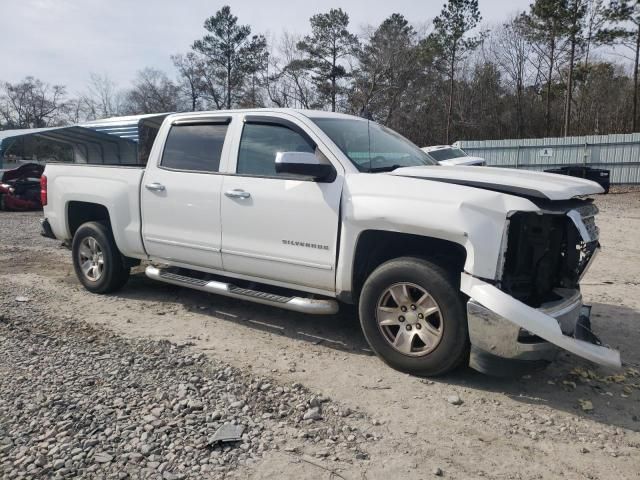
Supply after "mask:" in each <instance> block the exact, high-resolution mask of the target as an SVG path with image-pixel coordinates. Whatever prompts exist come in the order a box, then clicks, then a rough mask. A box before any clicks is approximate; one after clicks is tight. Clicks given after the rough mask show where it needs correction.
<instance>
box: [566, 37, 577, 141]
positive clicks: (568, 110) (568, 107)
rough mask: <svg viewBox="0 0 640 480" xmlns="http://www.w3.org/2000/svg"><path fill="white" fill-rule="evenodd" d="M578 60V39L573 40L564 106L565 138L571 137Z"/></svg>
mask: <svg viewBox="0 0 640 480" xmlns="http://www.w3.org/2000/svg"><path fill="white" fill-rule="evenodd" d="M575 58H576V38H575V36H573V38H572V39H571V53H570V54H569V78H568V80H567V96H566V100H565V104H564V136H565V137H568V136H569V129H570V128H571V100H572V96H573V66H574V65H573V64H574V62H575Z"/></svg>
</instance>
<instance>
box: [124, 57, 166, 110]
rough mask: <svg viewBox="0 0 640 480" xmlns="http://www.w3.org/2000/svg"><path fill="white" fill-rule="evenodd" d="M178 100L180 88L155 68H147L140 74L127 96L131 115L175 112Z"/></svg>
mask: <svg viewBox="0 0 640 480" xmlns="http://www.w3.org/2000/svg"><path fill="white" fill-rule="evenodd" d="M177 100H178V87H177V86H176V85H175V84H174V83H173V82H172V81H171V80H169V77H167V75H166V74H165V73H164V72H162V71H160V70H157V69H155V68H145V69H144V70H141V71H140V72H138V76H137V77H136V79H135V80H134V83H133V88H132V89H131V90H130V91H129V92H128V94H127V104H128V105H127V110H128V113H130V114H141V113H163V112H175V111H177V110H178V102H177Z"/></svg>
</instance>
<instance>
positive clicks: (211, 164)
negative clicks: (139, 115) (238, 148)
mask: <svg viewBox="0 0 640 480" xmlns="http://www.w3.org/2000/svg"><path fill="white" fill-rule="evenodd" d="M226 133H227V125H226V124H219V123H218V124H195V125H189V124H187V125H173V126H172V127H171V130H170V131H169V135H168V136H167V141H166V143H165V146H164V152H163V153H162V161H161V162H160V165H161V166H162V167H164V168H170V169H173V170H185V171H191V172H209V173H210V172H217V171H219V168H220V156H221V154H222V147H223V145H224V139H225V136H226Z"/></svg>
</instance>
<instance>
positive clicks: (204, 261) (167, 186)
mask: <svg viewBox="0 0 640 480" xmlns="http://www.w3.org/2000/svg"><path fill="white" fill-rule="evenodd" d="M222 181H223V177H222V175H208V174H205V173H187V172H177V171H171V170H162V169H157V170H155V171H154V172H153V173H152V174H150V175H145V178H144V179H143V185H142V214H143V216H142V224H143V230H142V231H143V241H144V245H145V248H146V250H147V253H148V254H149V255H150V256H151V257H155V258H160V259H165V260H172V261H176V262H181V263H188V264H190V265H194V266H201V267H209V268H222V258H221V254H220V240H221V238H220V191H221V187H222ZM152 183H158V184H160V185H162V186H163V187H164V190H162V191H150V190H148V189H147V188H145V186H146V185H149V184H152Z"/></svg>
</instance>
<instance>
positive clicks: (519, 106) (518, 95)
mask: <svg viewBox="0 0 640 480" xmlns="http://www.w3.org/2000/svg"><path fill="white" fill-rule="evenodd" d="M516 90H517V92H516V117H517V119H516V122H517V126H516V135H517V137H518V138H522V80H520V79H518V86H517V87H516Z"/></svg>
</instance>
